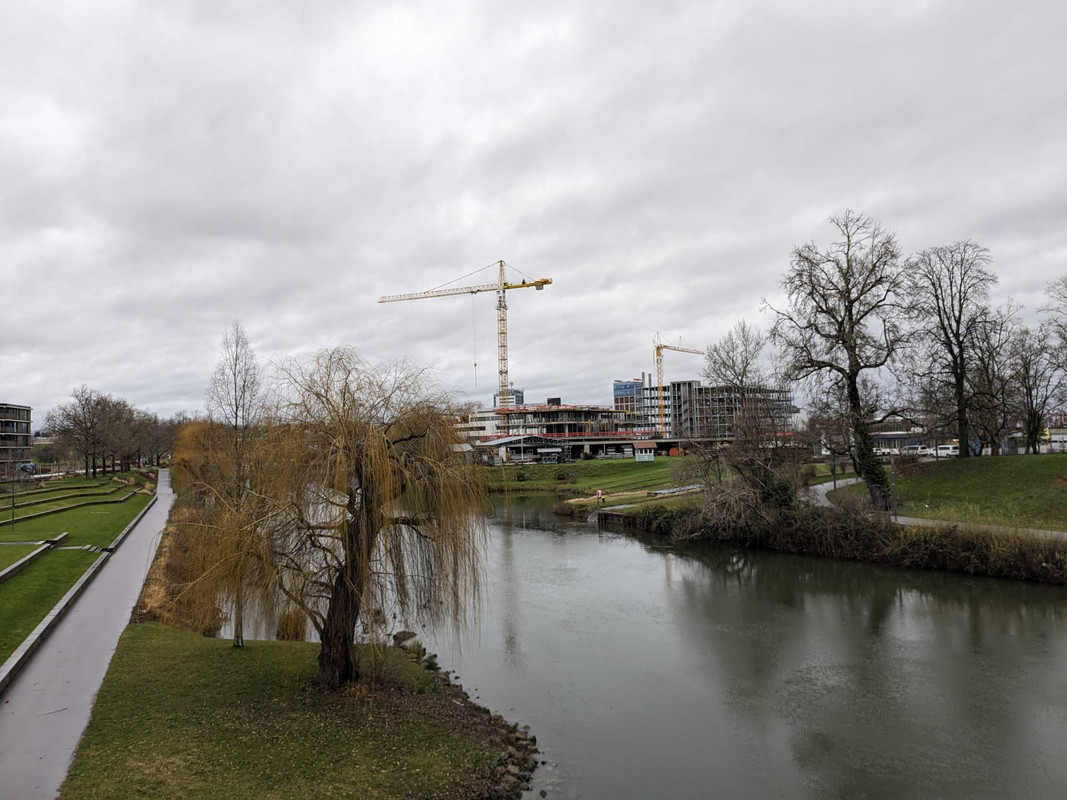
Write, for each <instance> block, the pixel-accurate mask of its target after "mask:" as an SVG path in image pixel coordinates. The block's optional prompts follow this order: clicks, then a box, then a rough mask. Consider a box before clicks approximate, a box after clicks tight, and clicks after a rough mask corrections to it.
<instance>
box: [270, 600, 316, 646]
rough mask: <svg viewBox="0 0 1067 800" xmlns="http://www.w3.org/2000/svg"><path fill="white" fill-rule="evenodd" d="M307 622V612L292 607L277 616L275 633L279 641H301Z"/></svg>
mask: <svg viewBox="0 0 1067 800" xmlns="http://www.w3.org/2000/svg"><path fill="white" fill-rule="evenodd" d="M307 624H308V618H307V614H305V613H304V612H303V611H301V610H300V609H298V608H294V609H292V610H291V611H286V612H284V613H283V614H282V615H281V616H280V617H278V630H277V633H276V634H275V635H276V636H277V638H278V641H281V642H302V641H304V636H305V634H306V632H307Z"/></svg>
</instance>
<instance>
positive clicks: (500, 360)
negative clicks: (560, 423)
mask: <svg viewBox="0 0 1067 800" xmlns="http://www.w3.org/2000/svg"><path fill="white" fill-rule="evenodd" d="M496 266H497V267H498V268H499V274H498V277H497V282H496V283H481V284H476V285H474V286H452V287H449V288H447V289H430V290H429V291H425V292H409V293H407V294H389V295H385V296H384V297H379V298H378V302H379V303H395V302H398V301H400V300H422V299H426V298H430V297H450V296H454V295H458V294H477V293H478V292H496V370H497V379H498V382H499V391H498V393H497V400H498V401H499V403H500V405H501V406H502V407H504V408H506V407H508V406H510V405H511V387H510V383H509V381H508V301H507V299H506V298H505V296H504V295H505V293H506V292H507V291H508V290H509V289H529V288H531V287H532V288H534V289H537V291H541V290H542V289H544V288H545V287H546V286H547V285H548V284H550V283H552V279H551V278H538V279H536V280H532V281H528V280H526V279H525V278H524V279H523V280H522V281H521V282H520V283H511V282H509V281H508V280H507V274H506V271H505V268H506V266H507V265H506V264H505V263H504V262H503V261H498V262H497V264H496Z"/></svg>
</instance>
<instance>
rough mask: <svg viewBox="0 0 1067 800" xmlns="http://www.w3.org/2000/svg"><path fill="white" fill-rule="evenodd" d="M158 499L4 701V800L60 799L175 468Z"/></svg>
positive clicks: (147, 559) (0, 782)
mask: <svg viewBox="0 0 1067 800" xmlns="http://www.w3.org/2000/svg"><path fill="white" fill-rule="evenodd" d="M156 494H157V499H156V502H155V503H154V504H153V505H152V507H151V508H149V509H148V511H147V513H145V515H144V516H143V517H141V519H140V521H139V522H138V523H137V525H136V526H135V527H134V528H133V530H132V531H131V532H130V533H129V535H128V536H127V537H126V539H125V540H124V541H123V542H122V545H121V546H120V547H118V548H117V549H116V550H115V552H114V553H113V554H112V555H111V557H110V558H109V559H108V560H107V561H106V562H105V564H104V565H103V567H102V568H101V570H100V572H99V574H97V575H96V577H95V578H94V579H93V581H92V582H91V583H90V584H89V585H88V586H87V587H86V589H85V591H84V592H83V593H82V594H81V595H80V596H79V597H78V599H77V601H76V602H75V603H74V605H73V606H72V607H71V608H70V609H69V610H68V611H67V613H66V614H65V616H64V617H63V619H62V620H61V621H60V623H59V624H58V625H57V626H56V627H55V628H54V629H53V630H52V632H51V633H50V634H49V635H48V637H47V638H46V639H45V640H44V642H43V643H42V644H41V646H40V648H39V649H38V650H37V652H36V653H34V655H33V658H32V659H30V661H29V663H27V664H26V666H25V667H23V669H22V671H21V672H20V673H19V674H18V675H17V676H16V677H15V679H14V680H13V681H12V682H11V684H10V685H9V686H8V687H7V689H6V690H5V691H4V693H3V695H0V800H36V798H47V800H52V798H55V797H56V796H57V795H58V794H59V789H60V787H61V786H62V784H63V781H64V780H65V779H66V777H67V771H68V770H69V769H70V764H71V761H72V760H73V758H74V752H75V750H76V749H77V747H78V741H79V740H80V739H81V735H82V733H83V732H84V730H85V726H86V725H87V724H88V723H89V715H90V713H91V712H92V709H93V703H94V702H95V700H96V695H97V692H99V690H100V685H101V683H102V682H103V680H104V674H105V673H106V672H107V667H108V664H109V663H110V662H111V656H112V654H113V653H114V652H115V646H116V645H117V644H118V640H119V636H120V635H121V633H122V631H123V629H124V628H125V627H126V625H127V624H128V623H129V621H130V614H131V612H132V611H133V606H134V604H135V603H136V602H137V597H138V596H139V594H140V591H141V586H142V584H143V583H144V579H145V576H146V575H147V574H148V568H149V566H150V565H151V563H152V559H153V557H154V556H155V552H156V549H157V548H158V546H159V536H160V533H161V532H162V531H163V527H164V525H165V524H166V522H167V514H168V513H169V511H170V507H171V505H172V504H173V502H174V494H173V492H172V491H171V485H170V471H169V470H162V469H161V470H160V471H159V485H158V487H157V488H156Z"/></svg>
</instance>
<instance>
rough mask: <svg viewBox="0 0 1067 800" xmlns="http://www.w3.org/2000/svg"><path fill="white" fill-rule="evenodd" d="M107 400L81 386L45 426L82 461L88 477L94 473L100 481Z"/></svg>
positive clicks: (50, 416) (48, 416) (53, 410)
mask: <svg viewBox="0 0 1067 800" xmlns="http://www.w3.org/2000/svg"><path fill="white" fill-rule="evenodd" d="M104 400H105V398H104V395H101V394H100V393H99V392H97V391H96V390H94V389H90V388H89V387H88V386H81V387H79V388H77V389H75V390H74V391H72V392H71V394H70V401H69V402H67V403H64V404H62V405H61V406H59V407H57V408H54V409H52V410H50V411H49V412H48V414H47V415H46V416H45V424H46V425H47V426H48V428H49V430H51V431H52V432H53V433H54V434H55V435H56V437H57V438H58V440H59V442H60V444H61V445H62V446H65V447H69V448H70V449H71V450H73V451H74V452H75V453H77V454H78V456H79V457H80V458H81V459H82V461H83V463H84V465H85V476H86V477H89V475H90V473H91V474H92V476H93V477H94V478H95V477H96V459H97V456H99V455H100V452H101V449H102V446H103V435H104V430H103V428H104Z"/></svg>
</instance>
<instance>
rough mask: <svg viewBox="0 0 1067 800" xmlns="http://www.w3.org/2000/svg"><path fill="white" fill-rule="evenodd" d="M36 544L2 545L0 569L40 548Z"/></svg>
mask: <svg viewBox="0 0 1067 800" xmlns="http://www.w3.org/2000/svg"><path fill="white" fill-rule="evenodd" d="M38 546H39V545H36V544H6V545H4V546H3V547H0V570H2V569H7V568H8V567H10V566H11V565H12V564H14V563H15V562H16V561H18V560H19V559H21V558H23V557H25V556H28V555H29V554H30V553H32V552H33V551H34V550H36V549H37V548H38Z"/></svg>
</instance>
